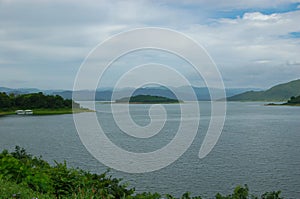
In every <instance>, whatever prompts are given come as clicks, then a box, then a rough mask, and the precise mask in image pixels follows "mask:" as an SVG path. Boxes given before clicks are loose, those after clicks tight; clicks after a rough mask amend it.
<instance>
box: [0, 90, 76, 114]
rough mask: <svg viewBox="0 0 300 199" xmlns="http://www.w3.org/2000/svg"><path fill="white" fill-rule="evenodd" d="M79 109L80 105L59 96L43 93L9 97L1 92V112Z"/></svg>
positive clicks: (11, 95)
mask: <svg viewBox="0 0 300 199" xmlns="http://www.w3.org/2000/svg"><path fill="white" fill-rule="evenodd" d="M72 105H73V106H74V107H75V108H79V104H77V103H75V102H73V101H72V100H70V99H63V98H62V97H61V96H59V95H55V96H54V95H44V94H43V93H41V92H39V93H31V94H23V95H14V94H10V95H7V94H6V93H4V92H2V93H1V92H0V110H2V111H9V110H14V109H61V108H72Z"/></svg>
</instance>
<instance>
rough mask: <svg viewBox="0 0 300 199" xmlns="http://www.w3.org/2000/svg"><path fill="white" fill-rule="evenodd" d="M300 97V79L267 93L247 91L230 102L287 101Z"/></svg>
mask: <svg viewBox="0 0 300 199" xmlns="http://www.w3.org/2000/svg"><path fill="white" fill-rule="evenodd" d="M299 95H300V79H298V80H294V81H290V82H288V83H284V84H278V85H276V86H273V87H271V88H270V89H268V90H265V91H247V92H244V93H240V94H237V95H234V96H231V97H227V100H228V101H287V100H288V99H290V98H291V97H292V96H295V97H296V96H299Z"/></svg>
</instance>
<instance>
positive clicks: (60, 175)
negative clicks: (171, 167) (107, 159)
mask: <svg viewBox="0 0 300 199" xmlns="http://www.w3.org/2000/svg"><path fill="white" fill-rule="evenodd" d="M107 174H108V171H107V172H105V173H103V174H93V173H90V172H87V171H84V170H81V169H74V168H68V167H67V164H66V162H64V163H58V162H55V165H54V166H51V165H49V164H48V163H47V162H46V161H44V160H42V159H41V157H39V158H37V157H33V156H32V155H30V154H27V153H26V151H25V150H24V149H23V148H20V147H18V146H17V147H16V148H15V151H14V152H12V153H9V152H8V151H7V150H4V151H3V152H2V153H0V199H1V198H5V199H6V198H25V199H27V198H36V197H37V198H39V199H43V198H47V199H48V198H53V199H54V198H59V199H64V198H74V199H77V198H78V199H85V198H91V199H97V198H101V199H102V198H105V199H119V198H120V199H160V198H168V199H175V197H173V196H172V195H169V194H167V195H164V196H162V195H160V194H158V193H150V192H144V193H135V190H134V189H129V188H127V184H126V183H125V184H124V183H121V179H117V178H112V176H108V175H107ZM13 195H14V196H13ZM215 198H216V199H250V198H251V199H258V197H255V196H252V195H251V196H250V195H249V189H248V186H247V185H245V186H244V187H243V186H237V187H236V188H235V189H234V192H233V194H231V195H228V196H222V195H221V194H219V193H218V194H217V195H216V197H215ZM180 199H201V197H200V196H191V195H190V193H189V192H186V193H184V194H183V195H182V196H181V197H180ZM261 199H282V197H280V191H277V192H266V193H264V194H263V195H262V196H261Z"/></svg>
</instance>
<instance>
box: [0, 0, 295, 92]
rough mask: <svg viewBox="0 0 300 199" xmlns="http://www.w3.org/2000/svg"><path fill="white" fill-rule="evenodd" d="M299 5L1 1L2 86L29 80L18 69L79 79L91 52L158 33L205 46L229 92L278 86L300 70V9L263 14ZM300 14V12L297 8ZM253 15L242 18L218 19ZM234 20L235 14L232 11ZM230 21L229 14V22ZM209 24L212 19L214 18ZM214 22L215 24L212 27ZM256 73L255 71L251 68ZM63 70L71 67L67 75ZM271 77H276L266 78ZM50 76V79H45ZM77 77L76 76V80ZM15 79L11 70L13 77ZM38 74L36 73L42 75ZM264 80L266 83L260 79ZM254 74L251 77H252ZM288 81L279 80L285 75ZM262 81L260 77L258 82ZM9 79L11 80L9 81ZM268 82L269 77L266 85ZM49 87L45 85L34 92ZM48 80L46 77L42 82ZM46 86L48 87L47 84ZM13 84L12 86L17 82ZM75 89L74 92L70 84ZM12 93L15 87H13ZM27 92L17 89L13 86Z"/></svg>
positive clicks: (276, 1) (269, 1)
mask: <svg viewBox="0 0 300 199" xmlns="http://www.w3.org/2000/svg"><path fill="white" fill-rule="evenodd" d="M297 2H300V0H265V1H256V0H255V1H252V0H247V1H235V0H228V1H217V0H212V1H204V0H200V1H175V2H174V1H163V2H162V3H157V2H154V1H104V0H102V1H93V0H88V1H85V2H84V3H83V2H82V1H79V0H75V1H74V0H65V1H58V0H54V1H50V0H42V1H40V0H28V1H26V2H24V1H18V0H4V1H0V68H3V67H4V66H7V65H9V67H10V68H11V70H10V72H11V73H10V74H5V75H3V73H2V72H1V73H0V79H1V80H2V81H1V82H3V81H4V80H5V79H7V80H8V79H10V80H11V79H12V78H16V79H18V78H22V77H21V76H17V75H18V74H17V73H13V72H12V71H13V69H14V68H15V70H18V68H20V67H23V68H26V69H25V71H27V72H29V73H30V71H32V72H31V74H35V75H36V76H37V77H38V76H41V77H43V76H44V77H45V78H47V73H48V74H55V73H56V71H61V72H60V73H59V78H58V77H57V81H55V82H54V83H53V85H51V86H53V87H63V85H65V83H64V80H63V79H64V78H63V77H68V78H66V79H72V78H70V77H73V76H75V74H76V69H77V68H78V67H79V65H80V64H81V61H82V60H83V59H84V57H85V56H86V55H87V54H88V52H89V51H90V50H91V49H92V48H93V47H95V46H96V45H97V44H98V43H99V42H102V41H104V40H105V39H107V38H108V37H109V36H111V35H113V34H116V33H119V32H121V31H126V30H129V29H131V28H138V27H146V26H158V27H166V28H173V29H175V30H178V31H182V32H183V33H186V34H188V35H189V36H191V37H192V38H194V39H196V40H197V41H198V42H199V43H200V44H202V45H203V46H204V47H205V48H206V49H207V50H208V52H209V53H210V54H211V56H212V58H213V59H214V60H215V61H216V63H217V65H219V67H220V70H221V72H222V73H223V75H225V77H224V78H225V79H232V81H231V82H232V83H230V84H228V85H229V86H247V85H248V84H250V83H251V84H253V82H255V81H253V78H257V80H260V79H264V80H260V81H258V82H257V84H256V85H254V86H258V87H259V86H265V85H266V84H267V85H269V84H270V82H273V81H275V79H278V78H281V79H282V80H289V79H292V78H295V77H296V76H297V74H299V72H298V73H297V70H298V71H299V65H297V64H294V65H290V66H291V68H290V69H289V70H290V71H291V72H290V73H286V74H285V76H283V75H282V73H281V71H282V68H283V67H284V66H286V65H288V63H299V62H300V58H299V53H298V52H300V42H299V39H298V38H289V37H288V35H289V33H290V32H300V28H299V25H298V24H299V21H300V10H295V11H289V12H285V13H272V14H264V13H263V11H261V10H260V12H259V11H255V10H256V9H258V8H260V9H263V8H266V9H269V11H270V10H271V9H273V8H274V9H275V10H276V8H281V7H284V6H286V5H289V4H291V3H297ZM298 8H299V6H298ZM238 9H250V10H254V11H253V12H247V13H242V14H241V13H239V12H237V14H236V15H240V17H239V16H236V18H232V17H230V18H229V17H228V18H226V17H223V18H222V15H219V13H218V12H221V13H224V12H227V11H232V10H234V11H236V10H238ZM233 13H234V12H233ZM225 16H226V15H225ZM208 17H209V19H208ZM207 22H209V23H207ZM249 67H251V70H248V68H249ZM61 68H70V69H68V70H66V71H65V70H61ZM269 70H272V72H271V73H272V74H273V75H271V76H270V75H269V74H268V75H266V74H265V73H268V72H269ZM44 71H47V73H43V72H44ZM70 71H71V73H70ZM8 72H9V71H8ZM39 72H40V74H39V75H37V73H39ZM258 73H260V74H261V76H262V77H257V74H258ZM247 74H248V75H247ZM280 74H281V75H282V76H279V75H280ZM255 75H256V76H255ZM8 76H10V77H9V78H8ZM264 77H265V78H264ZM34 78H35V77H33V80H32V84H33V85H32V86H31V87H39V85H42V84H43V85H47V84H49V83H48V82H40V83H39V85H37V86H35V85H34V83H35V82H38V81H35V79H34ZM41 79H42V78H41ZM41 81H42V80H41ZM10 82H11V81H10ZM71 84H72V82H69V83H68V85H71ZM7 86H9V85H7ZM18 86H19V87H22V85H21V84H20V85H12V87H18Z"/></svg>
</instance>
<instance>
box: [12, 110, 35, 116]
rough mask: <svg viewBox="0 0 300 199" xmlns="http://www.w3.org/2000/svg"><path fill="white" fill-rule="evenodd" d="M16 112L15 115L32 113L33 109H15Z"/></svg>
mask: <svg viewBox="0 0 300 199" xmlns="http://www.w3.org/2000/svg"><path fill="white" fill-rule="evenodd" d="M16 114H17V115H32V114H33V111H32V110H29V109H27V110H17V111H16Z"/></svg>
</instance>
